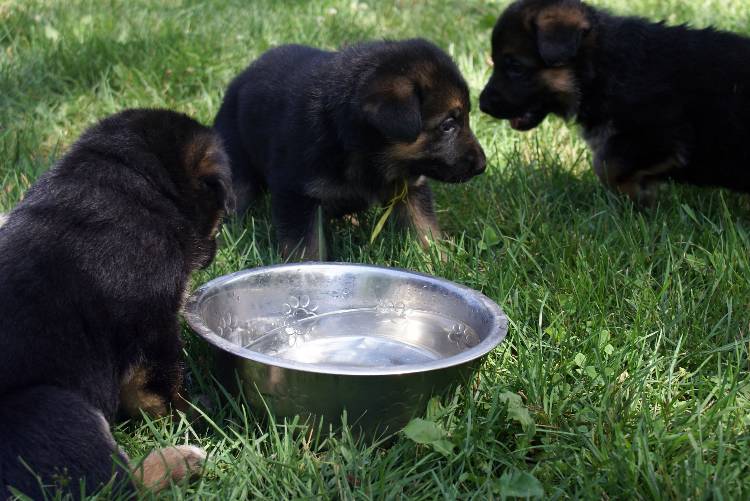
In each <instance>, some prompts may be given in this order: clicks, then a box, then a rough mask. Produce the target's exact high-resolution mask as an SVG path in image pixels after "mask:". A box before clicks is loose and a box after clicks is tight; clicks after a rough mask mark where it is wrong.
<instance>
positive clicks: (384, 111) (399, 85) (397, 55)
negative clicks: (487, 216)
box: [357, 40, 485, 182]
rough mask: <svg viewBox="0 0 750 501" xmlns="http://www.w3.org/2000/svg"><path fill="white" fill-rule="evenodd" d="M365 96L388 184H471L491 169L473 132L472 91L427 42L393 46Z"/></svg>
mask: <svg viewBox="0 0 750 501" xmlns="http://www.w3.org/2000/svg"><path fill="white" fill-rule="evenodd" d="M378 56H379V61H378V64H377V65H376V66H375V67H374V69H373V70H372V71H371V72H370V74H369V75H368V76H367V77H366V78H365V80H364V82H363V85H362V86H361V89H360V91H359V98H358V100H357V102H358V103H359V106H360V109H359V112H360V113H361V116H362V117H363V119H364V121H365V122H366V123H367V124H368V125H369V126H370V127H371V128H373V129H374V130H375V133H376V136H377V137H378V140H377V141H376V142H377V144H378V148H377V149H378V150H379V151H378V153H379V155H380V157H381V160H382V163H383V166H384V169H385V172H384V173H383V174H384V176H385V178H386V179H387V180H388V181H393V180H396V179H398V178H404V177H409V176H412V177H418V176H427V177H430V178H433V179H436V180H438V181H445V182H461V181H466V180H468V179H470V178H472V177H474V176H475V175H477V174H481V173H482V172H483V171H484V169H485V155H484V151H483V150H482V147H481V145H480V144H479V142H478V141H477V139H476V137H475V136H474V134H473V133H472V131H471V127H470V126H469V111H470V109H471V106H470V102H469V90H468V87H467V85H466V82H465V81H464V79H463V77H462V76H461V73H460V72H459V70H458V68H457V67H456V65H455V64H454V63H453V61H452V60H451V59H450V57H449V56H448V55H447V54H445V53H444V52H443V51H442V50H440V49H439V48H438V47H436V46H435V45H433V44H431V43H429V42H427V41H425V40H406V41H402V42H389V43H387V44H386V45H385V46H384V50H383V52H382V53H381V54H379V55H378Z"/></svg>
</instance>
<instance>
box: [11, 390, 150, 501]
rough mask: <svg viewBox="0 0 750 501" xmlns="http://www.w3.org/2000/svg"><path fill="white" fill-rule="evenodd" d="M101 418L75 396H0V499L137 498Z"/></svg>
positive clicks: (123, 458) (41, 392)
mask: <svg viewBox="0 0 750 501" xmlns="http://www.w3.org/2000/svg"><path fill="white" fill-rule="evenodd" d="M127 465H128V458H127V456H126V455H125V454H124V453H123V452H121V451H120V450H119V448H118V447H117V444H116V443H115V440H114V438H113V437H112V433H111V432H110V430H109V423H108V422H107V420H106V419H105V417H104V415H103V414H102V413H101V412H100V411H99V410H97V409H96V408H94V407H93V406H92V405H91V404H89V403H88V402H87V401H86V400H85V399H84V398H83V397H81V396H80V395H78V394H77V393H74V392H71V391H68V390H63V389H61V388H57V387H54V386H35V387H31V388H26V389H23V390H20V391H16V392H13V393H10V394H6V395H3V396H0V499H5V498H6V497H12V496H13V495H16V494H19V493H22V494H25V495H26V496H29V497H31V498H32V499H45V498H47V497H49V496H50V495H52V497H54V494H55V493H64V494H69V495H71V496H72V497H73V498H74V499H78V498H81V497H84V496H87V495H90V494H94V493H96V492H100V491H103V492H107V493H108V494H110V497H112V498H117V499H123V498H131V497H133V495H134V494H135V492H136V491H135V487H134V485H133V483H132V482H131V476H130V472H129V469H128V466H127Z"/></svg>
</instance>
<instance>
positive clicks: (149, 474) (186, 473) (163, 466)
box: [133, 445, 206, 493]
mask: <svg viewBox="0 0 750 501" xmlns="http://www.w3.org/2000/svg"><path fill="white" fill-rule="evenodd" d="M205 461H206V452H205V451H204V450H203V449H201V448H199V447H195V446H192V445H178V446H176V447H166V448H164V449H158V450H155V451H153V452H152V453H151V454H149V455H148V456H147V457H146V459H144V460H143V462H142V463H141V464H140V465H139V466H137V467H136V468H135V469H134V470H133V478H134V479H135V481H136V482H137V484H138V485H139V487H141V488H142V489H145V490H148V491H151V492H153V493H156V492H159V491H161V490H163V489H164V488H166V487H168V486H169V485H170V483H179V482H182V481H185V480H191V479H194V478H196V477H199V476H200V474H201V471H202V469H203V465H204V463H205Z"/></svg>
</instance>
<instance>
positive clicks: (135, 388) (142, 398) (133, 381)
mask: <svg viewBox="0 0 750 501" xmlns="http://www.w3.org/2000/svg"><path fill="white" fill-rule="evenodd" d="M147 384H148V371H147V370H146V369H145V368H143V367H137V368H135V369H134V370H133V371H132V373H131V374H130V376H129V377H127V378H126V379H125V381H124V382H123V383H122V384H121V385H120V407H121V408H122V410H123V411H124V412H125V414H127V415H128V416H130V417H140V415H141V411H144V412H146V413H147V414H149V415H150V416H154V417H162V416H166V415H167V414H168V413H169V405H168V402H166V401H165V399H164V398H163V397H162V396H160V395H156V394H155V393H151V392H149V391H148V390H147V389H146V385H147Z"/></svg>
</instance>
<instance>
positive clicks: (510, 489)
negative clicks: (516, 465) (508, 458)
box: [497, 469, 544, 498]
mask: <svg viewBox="0 0 750 501" xmlns="http://www.w3.org/2000/svg"><path fill="white" fill-rule="evenodd" d="M497 490H498V494H500V495H501V496H502V497H504V498H541V497H543V496H544V487H542V484H541V482H539V480H537V479H536V477H535V476H534V475H532V474H531V473H526V472H525V471H521V470H516V469H514V470H513V471H512V472H510V473H509V472H505V473H503V475H502V476H501V477H500V480H499V481H498V483H497Z"/></svg>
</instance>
